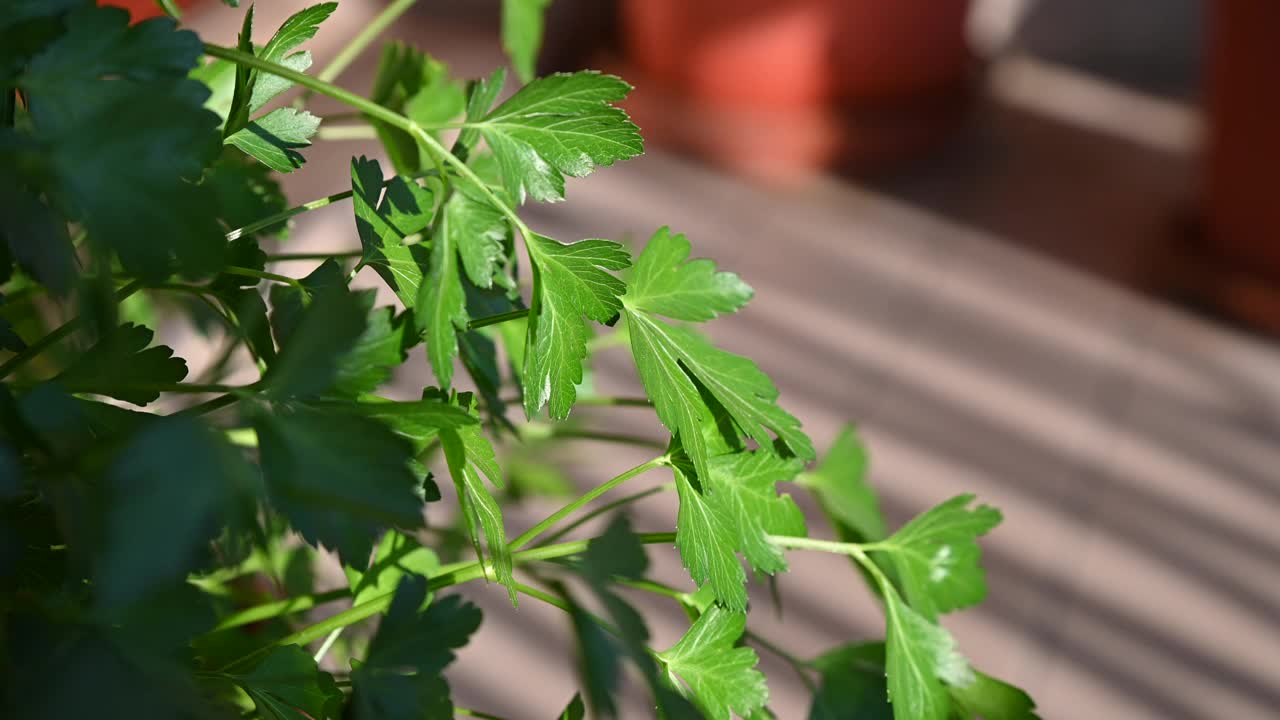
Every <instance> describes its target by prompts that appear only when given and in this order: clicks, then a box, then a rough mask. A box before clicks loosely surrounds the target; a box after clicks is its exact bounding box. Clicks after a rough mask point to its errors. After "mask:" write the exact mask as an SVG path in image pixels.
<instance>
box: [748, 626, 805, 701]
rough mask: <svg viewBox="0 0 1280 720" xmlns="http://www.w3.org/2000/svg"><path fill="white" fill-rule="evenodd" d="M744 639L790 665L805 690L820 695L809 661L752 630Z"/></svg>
mask: <svg viewBox="0 0 1280 720" xmlns="http://www.w3.org/2000/svg"><path fill="white" fill-rule="evenodd" d="M744 637H745V638H746V639H747V641H748V642H751V643H752V644H754V645H756V646H757V647H759V648H760V649H762V650H765V651H767V652H769V653H770V654H772V655H774V656H776V657H778V658H779V659H781V660H782V661H783V662H785V663H786V664H788V665H790V666H791V669H792V670H794V671H795V673H796V676H797V677H799V678H800V682H802V683H804V686H805V689H807V690H808V691H809V694H810V695H817V694H818V686H817V685H816V684H815V683H814V682H813V678H812V677H810V676H809V672H810V671H811V670H812V669H813V667H812V666H811V665H810V664H809V663H808V662H807V661H805V660H801V659H800V658H798V657H796V656H795V655H792V654H791V653H789V652H787V651H786V650H784V649H782V648H781V647H779V646H778V645H775V644H774V643H773V642H772V641H770V640H768V639H766V638H763V637H761V636H759V635H757V634H756V633H754V632H752V631H750V630H747V631H746V632H745V633H744Z"/></svg>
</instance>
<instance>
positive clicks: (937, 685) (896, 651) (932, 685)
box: [884, 589, 974, 720]
mask: <svg viewBox="0 0 1280 720" xmlns="http://www.w3.org/2000/svg"><path fill="white" fill-rule="evenodd" d="M884 600H885V624H886V629H885V634H886V636H887V637H888V641H887V643H886V651H885V660H886V662H885V667H886V669H887V673H888V680H889V682H888V685H889V701H890V703H892V705H893V716H894V718H895V719H896V720H946V718H947V715H948V713H949V712H950V708H951V701H950V697H949V696H948V694H947V687H946V686H948V685H950V686H955V687H965V686H967V685H969V684H970V683H972V682H973V679H974V678H973V671H972V670H971V669H970V668H969V663H968V662H967V661H966V660H965V659H964V657H963V656H962V655H960V653H959V651H957V650H956V641H955V638H954V637H952V636H951V633H949V632H947V630H946V629H945V628H943V627H940V626H938V625H935V624H934V623H932V622H930V621H929V620H928V619H926V618H925V617H924V616H923V615H921V614H920V613H917V612H916V611H915V610H912V609H911V608H910V607H908V606H907V604H906V603H904V602H903V601H902V598H901V597H899V596H898V593H896V592H893V591H892V590H891V589H890V590H889V591H888V592H886V593H884ZM944 683H945V685H944Z"/></svg>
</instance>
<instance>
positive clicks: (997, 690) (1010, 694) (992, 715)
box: [947, 670, 1040, 720]
mask: <svg viewBox="0 0 1280 720" xmlns="http://www.w3.org/2000/svg"><path fill="white" fill-rule="evenodd" d="M973 675H974V681H973V682H972V683H970V684H968V685H966V686H964V687H956V686H948V687H947V690H948V691H949V692H950V693H951V701H952V705H951V712H952V716H953V717H955V718H959V720H978V719H979V718H981V719H982V720H1040V716H1039V715H1037V714H1036V711H1035V709H1036V704H1035V701H1033V700H1032V699H1031V696H1029V695H1027V693H1026V692H1024V691H1023V690H1021V689H1019V688H1016V687H1014V686H1013V685H1010V684H1009V683H1006V682H1004V681H1001V680H997V679H996V678H993V677H991V676H990V675H987V674H985V673H981V672H978V671H976V670H975V671H974V673H973Z"/></svg>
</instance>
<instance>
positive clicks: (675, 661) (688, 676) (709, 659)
mask: <svg viewBox="0 0 1280 720" xmlns="http://www.w3.org/2000/svg"><path fill="white" fill-rule="evenodd" d="M746 627H747V615H746V613H742V612H733V611H730V610H726V609H724V608H722V607H720V606H718V605H713V606H711V608H710V609H708V610H707V612H705V613H703V614H702V616H701V617H699V618H698V619H697V621H696V622H694V623H693V627H691V628H689V631H688V632H686V633H685V634H684V637H682V638H680V640H679V641H678V642H677V643H676V644H675V645H672V646H671V648H670V649H668V650H666V651H664V652H662V653H659V657H660V658H661V659H662V662H663V663H665V664H666V667H667V672H668V674H669V675H670V676H671V680H672V682H675V683H678V682H679V681H678V680H677V679H676V677H677V676H679V678H680V679H683V680H684V682H685V684H686V685H687V686H688V689H689V691H690V694H691V695H692V697H693V700H694V702H696V703H697V704H698V707H700V708H701V709H702V711H703V713H705V714H706V716H707V717H708V718H711V719H712V720H730V718H731V717H732V716H733V715H734V714H737V715H738V716H740V717H747V716H748V715H751V714H752V713H753V712H755V711H756V710H758V709H760V708H762V707H764V704H765V703H766V702H768V700H769V688H768V686H766V685H765V681H764V674H763V673H761V672H760V671H759V670H756V669H755V666H756V662H757V660H758V658H757V657H756V653H755V651H754V650H752V649H751V648H748V647H734V644H735V643H736V642H737V641H738V639H739V638H740V637H742V633H743V631H745V630H746ZM677 686H678V687H680V686H679V685H677Z"/></svg>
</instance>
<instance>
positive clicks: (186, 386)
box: [62, 382, 256, 395]
mask: <svg viewBox="0 0 1280 720" xmlns="http://www.w3.org/2000/svg"><path fill="white" fill-rule="evenodd" d="M255 387H256V386H254V385H222V384H219V383H155V382H136V383H134V382H126V383H120V382H116V383H110V384H108V385H106V386H100V385H91V384H89V385H81V384H79V383H74V382H63V383H62V388H63V389H64V390H66V391H67V392H72V393H89V394H94V395H109V394H111V393H113V392H120V391H133V392H158V393H188V394H203V393H237V392H248V391H252V390H254V389H255Z"/></svg>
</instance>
